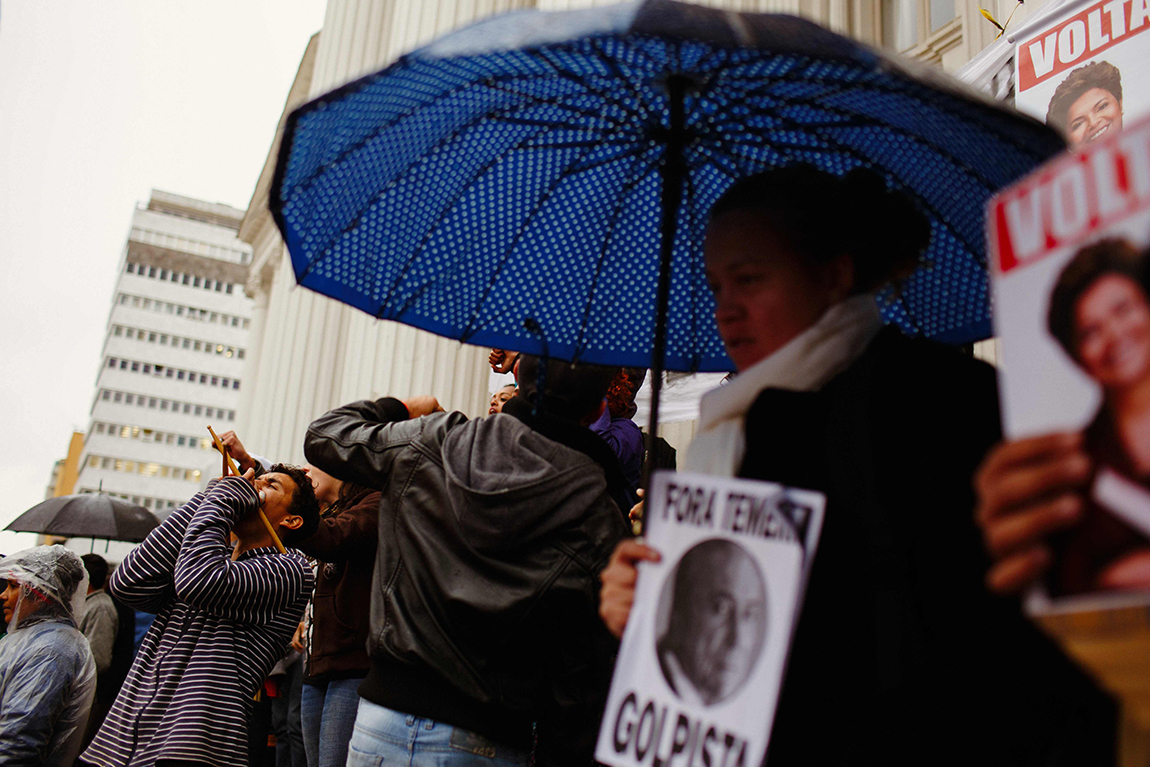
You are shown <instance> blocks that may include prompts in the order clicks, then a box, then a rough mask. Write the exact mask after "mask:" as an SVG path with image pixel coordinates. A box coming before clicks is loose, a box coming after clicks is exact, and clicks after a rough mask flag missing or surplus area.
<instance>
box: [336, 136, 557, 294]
mask: <svg viewBox="0 0 1150 767" xmlns="http://www.w3.org/2000/svg"><path fill="white" fill-rule="evenodd" d="M546 130H547V129H546V128H540V129H539V130H538V131H536V132H535V133H533V134H531V135H530V136H528V137H527V138H525V139H523V140H522V141H520V142H519V143H518V144H516V145H515V146H513V147H511V148H510V149H509V150H508V152H513V151H515V149H518V148H519V147H521V146H523V145H524V144H526V143H528V142H530V141H532V140H534V139H535V138H536V137H537V136H539V135H540V134H542V133H543V132H544V131H546ZM506 157H507V153H506V152H505V153H504V154H500V155H497V156H495V157H493V158H492V159H491V160H489V161H488V162H487V163H486V164H484V165H483V166H482V167H480V168H479V169H478V171H477V172H476V173H475V174H474V175H473V176H472V178H471V180H470V181H468V182H467V183H466V184H464V185H463V187H462V188H461V189H460V190H459V193H458V194H456V195H455V196H454V197H453V198H452V199H451V200H450V201H449V202H448V203H447V204H446V205H444V206H443V208H442V209H441V210H440V212H439V215H438V216H437V217H436V219H435V220H434V221H433V222H431V223H430V224H429V225H428V227H427V231H426V232H424V234H423V238H422V239H421V240H420V242H419V244H418V245H417V246H416V247H415V249H414V250H413V251H412V252H411V254H410V255H409V256H408V258H407V261H406V262H405V263H404V265H403V268H402V269H400V272H399V274H397V275H396V277H395V279H394V280H392V282H391V287H390V288H388V291H387V297H386V299H385V300H384V301H383V302H382V303H381V304H380V308H381V309H382V308H383V307H385V306H388V305H389V304H391V301H392V299H393V298H394V297H395V291H396V290H397V289H398V288H399V284H400V283H401V282H402V281H403V280H404V279H405V278H406V277H407V275H408V274H409V273H410V272H411V267H412V266H413V265H414V264H415V259H417V258H418V257H419V255H420V253H422V252H423V249H424V248H425V247H426V246H427V243H428V242H430V241H431V237H432V236H433V235H434V234H435V231H436V229H437V228H438V226H439V224H440V223H442V222H443V219H444V218H446V217H447V215H448V214H449V213H450V212H451V210H452V209H453V208H454V207H455V205H456V203H458V202H459V201H460V200H461V199H463V196H464V195H465V194H467V192H468V191H470V190H471V188H472V186H473V185H474V184H475V182H476V181H478V180H479V179H481V178H483V176H484V175H485V174H486V173H487V171H489V170H491V169H492V168H493V167H495V165H496V164H497V163H498V162H500V161H501V160H503V159H505V158H506ZM372 204H375V203H374V202H373V203H372ZM357 218H358V217H357ZM408 308H410V307H409V306H408V305H407V303H405V305H404V307H403V309H402V310H400V312H399V313H398V314H397V315H395V316H396V317H401V316H403V314H404V312H406V311H407V309H408ZM376 316H377V317H381V316H382V315H381V314H379V313H377V314H376Z"/></svg>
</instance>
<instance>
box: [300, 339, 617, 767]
mask: <svg viewBox="0 0 1150 767" xmlns="http://www.w3.org/2000/svg"><path fill="white" fill-rule="evenodd" d="M539 367H540V362H539V360H538V359H535V358H532V357H528V356H526V355H525V356H524V357H523V360H522V362H521V363H520V371H519V380H520V384H521V389H520V394H519V395H518V396H516V397H515V398H513V399H511V400H510V401H508V402H507V403H506V404H505V405H504V409H503V412H502V413H501V414H497V415H493V416H490V417H488V418H485V419H482V420H474V421H471V420H468V419H467V418H466V417H465V416H464V415H463V414H462V413H443V412H430V411H432V410H434V409H435V406H434V405H432V404H430V403H428V402H426V401H423V402H418V403H417V402H415V401H412V402H411V403H410V404H411V407H408V406H407V405H405V404H404V403H402V402H400V401H399V400H396V399H391V398H384V399H381V400H377V401H375V402H370V401H361V402H356V403H352V404H350V405H346V406H344V407H342V408H338V409H336V410H333V411H331V412H330V413H328V414H326V415H324V416H322V417H321V418H319V419H317V420H316V421H315V422H314V423H312V425H311V427H310V428H309V429H308V434H307V438H306V441H305V446H304V452H305V454H306V455H307V458H308V461H309V462H310V463H311V464H312V465H314V466H317V467H319V468H320V469H322V470H324V471H326V472H327V473H329V474H331V475H332V476H334V477H337V478H339V479H342V480H345V481H352V482H356V483H358V484H361V485H365V486H368V487H374V488H379V489H380V490H381V491H382V500H381V505H380V513H379V554H378V557H377V559H376V565H375V577H374V586H373V589H372V600H371V624H372V631H371V636H370V640H369V654H370V656H371V663H372V667H371V671H370V673H369V674H368V677H367V678H366V679H365V680H364V682H363V684H362V685H361V686H360V689H359V692H360V698H361V699H360V706H359V713H358V716H357V719H356V729H355V734H354V735H353V737H352V741H351V748H350V752H349V760H348V764H349V765H355V764H358V763H360V761H362V762H363V763H372V764H377V763H379V760H380V758H381V757H382V758H383V762H384V763H389V762H390V760H391V759H393V758H394V759H396V760H400V759H402V760H404V761H409V760H412V759H415V760H416V763H418V760H419V755H420V754H430V753H434V754H435V758H436V759H438V760H439V761H437V762H436V763H437V764H447V765H451V764H461V765H462V764H473V763H474V762H475V760H476V757H477V756H482V757H485V758H486V760H487V761H486V763H489V764H496V765H500V764H509V765H510V764H525V763H526V758H527V755H528V753H529V752H530V751H531V749H532V744H533V741H534V744H535V746H534V747H535V755H536V763H537V764H539V765H551V764H554V765H566V764H581V765H585V764H589V763H591V761H592V752H593V748H594V740H595V734H596V730H597V728H598V723H599V717H600V714H601V712H602V706H603V703H604V701H605V699H606V693H607V686H608V684H609V682H610V676H611V668H612V663H613V659H614V653H615V650H616V646H615V643H614V640H613V639H612V638H611V637H610V635H609V634H608V633H607V632H606V630H605V629H604V628H603V625H602V623H601V622H600V621H599V620H598V618H597V609H598V589H597V580H596V579H597V577H598V574H599V572H600V571H601V570H602V569H603V567H604V565H605V564H606V562H607V558H608V556H609V555H610V553H611V550H612V548H613V547H614V545H615V544H616V543H617V542H618V541H619V540H621V539H622V538H623V537H625V536H626V535H627V534H628V524H627V522H626V512H627V510H628V509H629V508H630V505H631V502H632V500H633V499H632V496H631V491H630V488H629V485H628V483H627V480H626V478H625V477H624V476H623V471H622V467H621V466H620V465H619V462H618V459H617V458H616V457H615V455H614V453H613V452H612V451H611V449H610V448H609V447H608V446H607V445H606V443H604V442H603V441H602V440H601V439H600V438H599V437H598V436H596V435H595V434H594V433H592V432H591V431H590V430H589V429H587V428H586V427H587V425H588V424H589V423H592V422H593V421H594V420H595V418H596V417H597V416H598V415H599V414H600V412H601V407H602V401H603V395H604V393H605V392H606V390H607V387H608V385H609V384H610V382H611V380H612V378H613V377H614V374H615V372H616V371H615V370H614V369H610V368H602V367H595V366H587V365H583V366H577V367H572V366H571V365H570V364H569V363H566V362H552V363H551V364H549V365H548V366H547V370H546V375H545V376H540V375H539ZM540 378H542V379H543V380H544V381H545V383H544V385H543V387H542V388H543V394H542V396H540V394H539V392H537V388H538V386H537V382H538V381H539V380H540ZM423 413H430V414H428V415H423ZM415 416H422V417H415ZM357 760H360V761H357Z"/></svg>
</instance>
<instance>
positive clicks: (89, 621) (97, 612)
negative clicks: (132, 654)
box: [78, 554, 120, 675]
mask: <svg viewBox="0 0 1150 767" xmlns="http://www.w3.org/2000/svg"><path fill="white" fill-rule="evenodd" d="M80 559H81V560H82V561H83V562H84V569H85V570H87V571H88V595H87V597H85V599H84V613H83V615H81V616H80V624H79V627H78V628H79V629H80V631H81V632H82V633H83V634H84V636H86V637H87V638H88V644H89V645H90V646H91V648H92V657H93V658H95V659H96V674H97V675H99V674H103V673H104V672H106V671H107V670H108V669H109V668H111V666H112V648H113V647H114V646H115V644H116V632H117V630H118V629H119V627H120V618H119V616H118V615H117V614H116V605H115V604H113V603H112V598H111V597H110V596H108V592H106V591H104V584H105V582H106V581H107V580H108V563H107V562H106V561H105V560H104V558H103V557H102V556H100V555H99V554H85V555H84V556H82V557H80Z"/></svg>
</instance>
